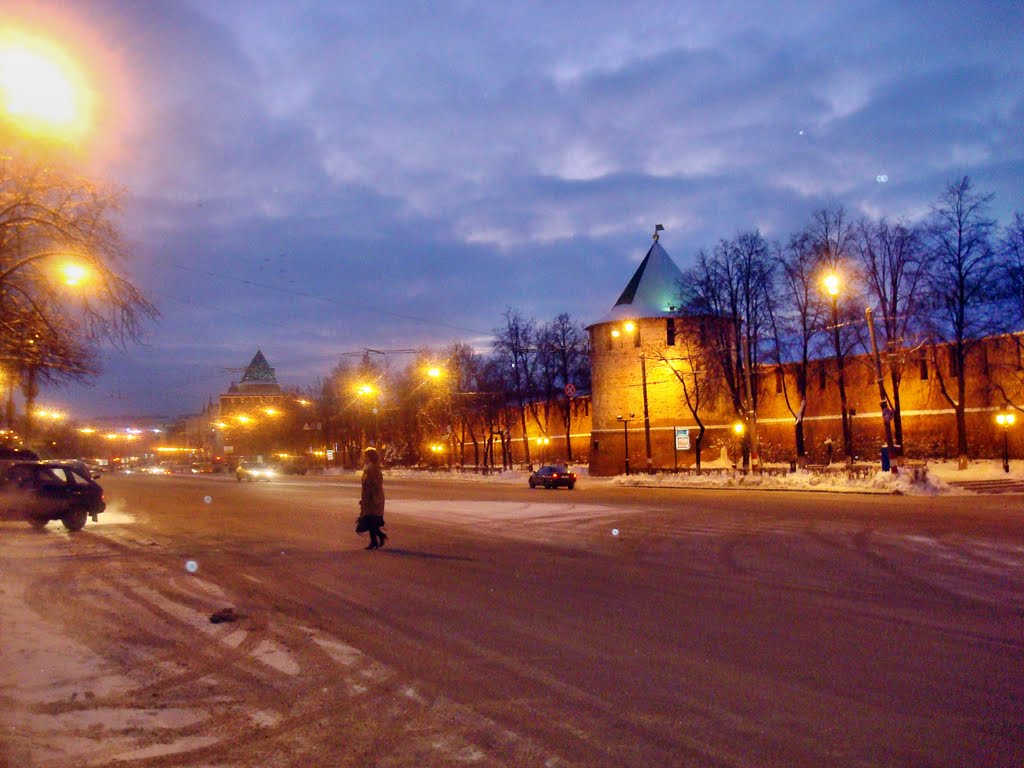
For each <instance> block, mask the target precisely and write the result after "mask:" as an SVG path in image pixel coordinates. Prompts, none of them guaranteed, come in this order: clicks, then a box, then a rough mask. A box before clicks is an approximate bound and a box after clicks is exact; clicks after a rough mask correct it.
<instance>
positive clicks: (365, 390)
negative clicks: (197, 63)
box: [356, 384, 373, 395]
mask: <svg viewBox="0 0 1024 768" xmlns="http://www.w3.org/2000/svg"><path fill="white" fill-rule="evenodd" d="M356 391H357V392H359V394H360V395H372V394H373V387H372V386H370V385H369V384H363V385H362V386H361V387H359V389H358V390H356Z"/></svg>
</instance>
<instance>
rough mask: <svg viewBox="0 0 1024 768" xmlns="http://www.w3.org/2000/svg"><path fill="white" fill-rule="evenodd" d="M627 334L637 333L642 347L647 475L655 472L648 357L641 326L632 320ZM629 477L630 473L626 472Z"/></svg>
mask: <svg viewBox="0 0 1024 768" xmlns="http://www.w3.org/2000/svg"><path fill="white" fill-rule="evenodd" d="M623 327H624V328H625V329H626V332H627V333H635V334H636V336H635V339H636V341H634V344H635V345H636V346H638V347H640V389H641V391H642V392H643V400H644V449H645V450H646V458H647V473H648V474H651V473H653V472H654V460H653V458H652V454H651V411H650V408H649V406H648V403H647V356H646V355H645V354H644V350H643V338H642V337H641V336H640V326H639V325H637V323H635V322H634V321H632V320H629V321H627V322H626V324H625V325H624V326H623ZM626 474H627V475H628V474H629V472H626Z"/></svg>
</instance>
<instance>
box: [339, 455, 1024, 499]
mask: <svg viewBox="0 0 1024 768" xmlns="http://www.w3.org/2000/svg"><path fill="white" fill-rule="evenodd" d="M918 466H920V465H918ZM702 468H703V469H705V470H719V472H716V473H712V474H701V475H696V474H688V473H683V474H678V475H675V474H671V473H658V474H654V475H648V474H646V473H642V472H641V473H634V474H631V475H618V476H615V477H590V476H589V473H588V471H587V467H586V466H585V465H582V466H581V465H574V466H572V471H573V472H575V473H576V474H577V475H578V476H579V477H580V484H581V486H583V485H586V486H595V485H619V486H633V487H645V488H647V487H658V488H751V489H761V490H790V491H819V492H822V491H824V492H832V493H882V494H885V493H901V494H907V495H917V496H933V495H936V494H970V493H971V491H968V490H965V489H962V488H957V487H954V486H952V485H950V483H951V482H955V481H971V480H1014V481H1018V482H1024V462H1021V461H1011V462H1010V471H1009V473H1006V472H1004V471H1003V465H1002V462H1001V461H998V460H979V461H972V462H971V463H970V464H969V465H968V467H967V469H964V470H960V469H958V468H957V463H956V462H955V461H938V462H927V464H926V468H927V472H926V475H925V478H924V480H923V481H921V480H920V479H918V481H917V482H915V480H914V476H913V472H912V471H909V470H902V471H901V472H899V473H898V474H893V473H891V472H882V471H881V469H879V471H878V472H876V473H874V474H869V476H866V477H863V476H862V477H848V476H847V475H846V474H845V473H844V472H843V471H842V470H841V469H840V468H839V467H838V465H836V466H835V467H834V469H833V470H831V471H829V472H820V471H797V472H783V470H784V469H785V466H784V465H778V466H775V465H771V466H769V467H768V469H773V470H776V471H777V472H778V474H765V475H758V474H750V475H743V474H742V473H740V472H734V471H733V467H732V463H731V462H728V461H726V460H723V459H716V460H714V461H710V462H703V464H702ZM332 474H334V473H332ZM336 474H338V475H351V476H353V477H358V476H359V473H358V472H352V471H350V470H344V471H339V472H337V473H336ZM386 474H387V476H388V477H395V478H410V479H412V478H433V479H438V480H441V479H443V480H445V481H449V482H450V481H457V482H464V483H508V484H511V485H526V481H527V479H528V478H529V476H530V473H529V472H528V471H526V470H506V471H502V472H493V473H491V474H487V475H484V474H480V473H476V472H456V471H452V472H448V471H445V470H438V471H436V472H430V471H423V470H412V469H389V470H387V471H386Z"/></svg>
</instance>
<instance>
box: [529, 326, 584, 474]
mask: <svg viewBox="0 0 1024 768" xmlns="http://www.w3.org/2000/svg"><path fill="white" fill-rule="evenodd" d="M537 346H538V352H539V366H538V367H539V369H540V379H541V381H542V384H543V387H544V392H545V403H546V406H547V407H548V409H549V412H548V413H546V414H545V422H546V423H548V424H551V423H552V419H551V418H550V415H551V414H550V409H551V408H552V407H553V408H555V409H557V410H558V416H559V420H560V421H561V424H562V428H563V429H564V430H565V433H564V434H565V445H566V460H567V461H570V462H571V461H572V460H573V456H572V397H571V396H570V395H569V394H568V393H567V392H566V387H567V386H568V385H570V384H572V386H573V387H574V388H576V389H578V390H581V391H588V390H589V389H590V354H589V340H588V336H587V332H586V331H585V330H584V329H583V325H582V323H579V322H577V321H574V320H573V319H572V318H570V317H569V315H567V314H565V313H562V314H560V315H558V316H557V317H556V318H555V319H554V320H552V321H551V322H550V323H546V324H545V325H543V326H542V327H541V328H540V330H539V331H538V333H537Z"/></svg>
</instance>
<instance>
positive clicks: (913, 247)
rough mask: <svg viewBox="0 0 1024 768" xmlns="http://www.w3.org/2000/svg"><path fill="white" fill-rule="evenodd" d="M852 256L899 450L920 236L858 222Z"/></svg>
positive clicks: (899, 225) (919, 292) (918, 294)
mask: <svg viewBox="0 0 1024 768" xmlns="http://www.w3.org/2000/svg"><path fill="white" fill-rule="evenodd" d="M856 251H857V256H858V260H859V261H860V269H861V272H862V273H863V277H864V281H865V283H866V285H867V289H868V294H869V296H870V298H871V300H872V301H873V302H875V303H876V304H877V306H878V310H879V319H880V320H881V323H880V326H881V331H882V337H883V342H884V346H885V350H886V359H887V360H888V362H889V381H890V384H891V385H892V397H893V401H892V402H893V431H894V433H895V435H894V436H895V442H896V444H897V445H899V446H902V445H903V419H902V416H901V411H900V383H901V381H902V379H903V371H904V369H905V367H906V365H907V363H908V362H909V356H910V355H912V354H913V353H914V352H915V351H916V350H917V349H918V348H919V346H920V339H919V338H916V336H918V335H919V334H918V333H915V332H918V331H919V330H920V327H919V326H920V315H921V309H922V303H923V302H924V295H923V294H924V290H923V289H924V284H925V263H926V260H925V250H924V238H923V233H922V232H921V230H920V229H919V228H916V227H913V226H908V225H906V224H904V223H903V222H896V223H895V224H890V223H889V222H888V221H886V220H885V219H884V218H883V219H881V220H879V221H867V220H864V221H861V222H860V223H859V225H858V226H857V229H856Z"/></svg>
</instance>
